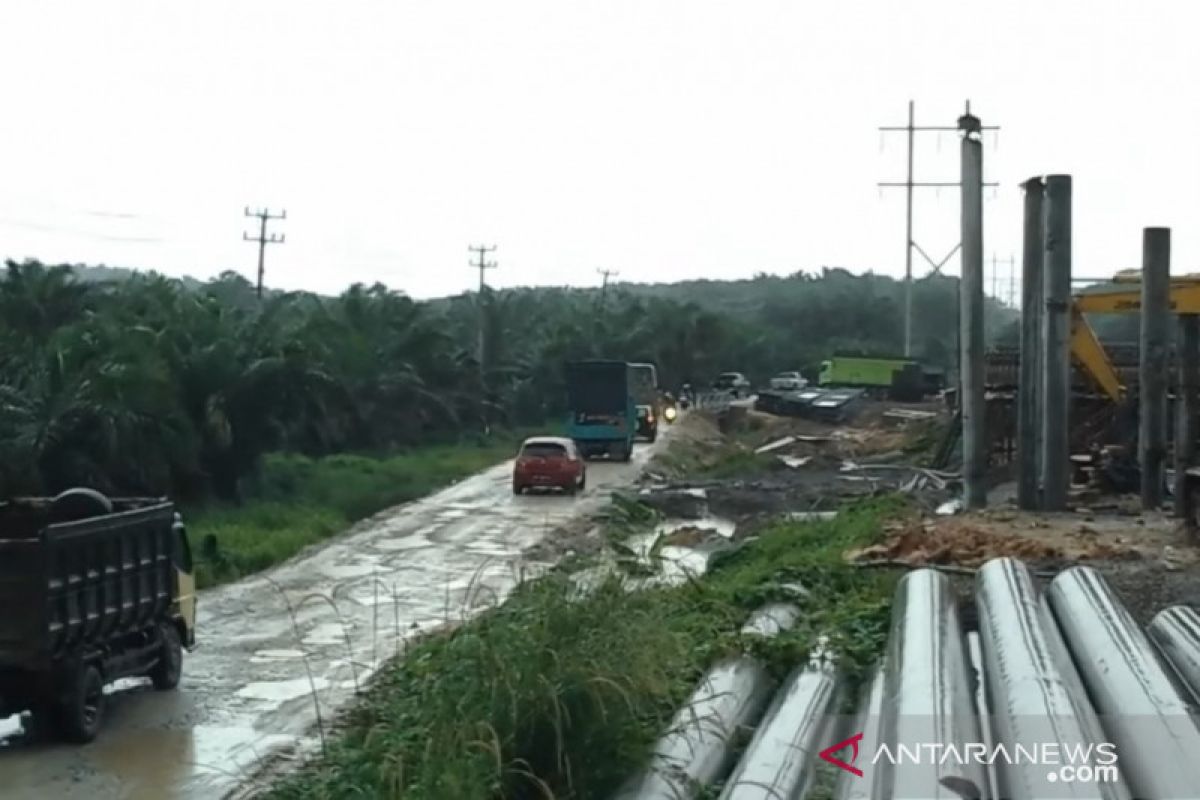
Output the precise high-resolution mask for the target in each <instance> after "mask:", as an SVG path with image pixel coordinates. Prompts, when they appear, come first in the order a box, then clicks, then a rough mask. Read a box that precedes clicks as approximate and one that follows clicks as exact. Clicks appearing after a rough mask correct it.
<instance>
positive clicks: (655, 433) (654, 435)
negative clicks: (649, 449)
mask: <svg viewBox="0 0 1200 800" xmlns="http://www.w3.org/2000/svg"><path fill="white" fill-rule="evenodd" d="M647 440H648V441H649V442H650V444H654V443H655V442H656V441H657V440H658V426H657V425H655V426H654V427H653V428H651V429H650V435H649V436H648V437H647Z"/></svg>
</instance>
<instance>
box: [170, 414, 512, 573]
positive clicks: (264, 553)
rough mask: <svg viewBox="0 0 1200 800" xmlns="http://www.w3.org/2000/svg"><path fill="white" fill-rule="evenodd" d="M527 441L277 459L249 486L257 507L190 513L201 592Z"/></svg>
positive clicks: (505, 437)
mask: <svg viewBox="0 0 1200 800" xmlns="http://www.w3.org/2000/svg"><path fill="white" fill-rule="evenodd" d="M530 432H532V431H530ZM524 435H525V432H515V433H505V434H495V435H493V436H490V437H487V438H485V439H481V440H479V441H477V442H472V443H467V444H462V445H431V446H427V447H419V448H416V449H414V450H412V451H410V452H408V453H404V454H400V455H392V456H387V457H373V456H365V455H336V456H326V457H323V458H310V457H308V456H303V455H297V454H270V455H268V456H266V457H265V458H264V459H263V464H262V468H261V470H260V471H259V473H258V474H257V475H256V476H255V478H254V479H253V480H252V481H251V482H249V483H248V487H247V494H248V496H249V497H250V498H252V499H249V500H247V501H245V502H244V503H242V504H240V505H231V504H227V503H209V504H208V505H206V506H200V507H197V508H195V509H189V510H188V514H187V522H188V533H189V536H190V538H191V540H192V547H193V550H194V551H195V553H196V560H197V575H198V581H199V584H200V586H201V587H204V586H210V585H212V584H215V583H223V582H225V581H229V580H236V579H237V578H239V577H241V576H242V575H246V574H249V573H251V572H257V571H259V570H262V569H265V568H267V567H269V566H271V565H273V564H277V563H279V562H281V561H284V560H285V559H287V558H290V557H291V556H293V555H295V554H296V553H297V552H299V551H300V550H302V549H303V548H305V547H307V546H308V545H310V544H313V543H315V542H319V541H321V540H322V539H325V538H328V537H329V536H332V535H334V534H336V533H339V532H341V531H343V530H345V529H346V527H347V526H349V525H350V524H351V523H353V522H356V521H358V520H360V519H363V518H365V517H368V516H370V515H371V514H374V513H375V512H377V511H381V510H383V509H385V508H388V507H390V506H394V505H397V504H399V503H404V502H407V501H409V500H415V499H417V498H419V497H423V496H424V495H426V494H429V493H430V492H432V491H434V490H436V489H439V488H441V487H443V486H446V485H448V484H450V483H453V482H454V481H456V480H459V479H460V478H464V477H466V476H468V475H471V474H473V473H475V472H478V471H480V470H482V469H485V468H487V467H489V466H492V465H493V464H496V463H498V462H500V461H502V460H504V459H506V458H509V457H510V456H511V455H512V454H513V453H514V452H515V451H516V448H517V444H518V443H519V442H520V440H521V438H522V437H523V436H524Z"/></svg>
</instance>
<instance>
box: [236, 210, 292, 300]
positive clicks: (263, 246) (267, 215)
mask: <svg viewBox="0 0 1200 800" xmlns="http://www.w3.org/2000/svg"><path fill="white" fill-rule="evenodd" d="M246 216H247V217H258V221H259V229H258V236H251V235H250V234H248V233H246V232H245V231H242V240H243V241H246V242H258V292H257V293H258V299H259V300H262V293H263V263H264V262H265V261H266V254H267V245H269V244H283V242H284V240H285V239H286V238H287V236H286V235H285V234H282V233H279V234H277V233H272V234H271V235H270V236H267V220H272V219H287V210H286V209H285V210H283V211H281V212H279V213H278V214H272V213H271V212H270V210H268V209H265V208H260V209H258V210H257V211H251V210H250V206H246Z"/></svg>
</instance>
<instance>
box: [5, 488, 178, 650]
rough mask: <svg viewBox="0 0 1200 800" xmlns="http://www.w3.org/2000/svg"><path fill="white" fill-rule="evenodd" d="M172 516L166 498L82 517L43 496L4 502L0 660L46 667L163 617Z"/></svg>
mask: <svg viewBox="0 0 1200 800" xmlns="http://www.w3.org/2000/svg"><path fill="white" fill-rule="evenodd" d="M175 521H176V515H175V507H174V505H173V504H171V503H170V502H167V501H165V500H160V499H153V500H151V499H145V500H143V499H130V500H117V501H114V502H113V510H112V512H111V513H104V514H102V515H98V516H97V515H90V516H87V517H86V518H83V519H62V514H61V512H59V513H56V509H55V508H54V506H53V504H52V503H50V502H49V501H47V500H43V499H40V498H39V499H31V500H14V501H10V502H6V503H0V608H3V609H4V610H5V613H3V614H0V669H13V668H15V669H22V670H39V669H44V668H46V667H47V666H48V665H50V664H51V663H53V662H54V661H55V660H57V659H60V658H62V657H63V656H64V655H66V654H69V653H72V652H75V651H83V652H86V651H88V650H89V649H97V648H102V647H103V646H104V645H105V643H106V642H108V641H109V640H111V639H115V638H118V637H122V636H125V635H127V634H130V633H134V632H137V631H139V630H143V629H145V628H147V627H148V626H151V625H153V624H154V623H155V622H156V620H159V619H161V618H163V617H165V616H166V614H167V613H168V611H169V609H170V607H171V604H172V602H173V601H174V599H175V597H176V596H177V593H178V587H177V586H176V585H175V584H176V582H177V578H176V571H175V569H174V566H173V561H172V559H173V557H176V556H177V554H176V552H175V551H176V550H177V549H178V545H177V544H176V543H177V542H178V540H179V537H178V536H177V535H176V534H175V532H174V525H175Z"/></svg>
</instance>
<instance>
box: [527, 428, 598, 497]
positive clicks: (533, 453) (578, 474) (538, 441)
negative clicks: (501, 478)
mask: <svg viewBox="0 0 1200 800" xmlns="http://www.w3.org/2000/svg"><path fill="white" fill-rule="evenodd" d="M586 483H587V467H586V466H584V463H583V458H582V457H581V456H580V455H579V450H578V449H577V448H576V447H575V442H573V441H571V440H570V439H566V438H563V437H560V436H534V437H531V438H529V439H526V440H525V443H524V444H523V445H521V451H520V452H519V453H517V463H516V466H514V467H513V481H512V487H513V494H521V492H523V491H525V490H526V489H534V488H542V489H555V488H556V489H562V490H563V491H564V492H566V493H567V494H575V493H576V492H578V491H580V490H581V489H583V487H584V486H585V485H586Z"/></svg>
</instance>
